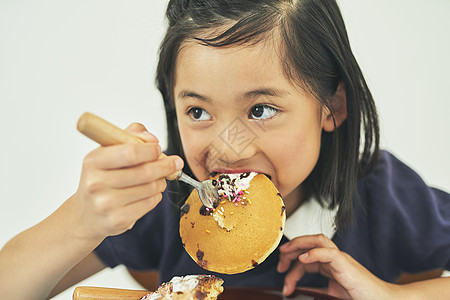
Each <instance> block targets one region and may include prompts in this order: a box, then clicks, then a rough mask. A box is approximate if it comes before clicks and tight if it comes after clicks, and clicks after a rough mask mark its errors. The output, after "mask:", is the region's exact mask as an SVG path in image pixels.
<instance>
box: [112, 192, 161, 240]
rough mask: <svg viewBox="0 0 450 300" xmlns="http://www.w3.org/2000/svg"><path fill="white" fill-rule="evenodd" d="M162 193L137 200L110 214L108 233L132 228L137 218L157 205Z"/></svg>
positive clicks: (116, 232) (113, 233)
mask: <svg viewBox="0 0 450 300" xmlns="http://www.w3.org/2000/svg"><path fill="white" fill-rule="evenodd" d="M161 199H162V194H157V195H155V196H152V197H148V198H144V199H141V200H139V201H135V202H133V203H130V204H129V205H126V206H124V207H122V208H121V209H119V210H116V211H115V213H113V214H110V215H108V217H107V220H108V221H107V222H106V223H107V224H108V225H107V227H106V232H107V234H108V235H115V234H120V233H122V232H124V231H126V230H127V229H131V228H132V227H133V226H134V224H135V223H136V221H137V220H139V219H140V218H141V217H142V216H144V215H145V214H146V213H148V212H149V211H150V210H152V209H153V208H155V207H156V205H158V203H159V202H160V201H161Z"/></svg>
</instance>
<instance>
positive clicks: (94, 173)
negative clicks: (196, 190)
mask: <svg viewBox="0 0 450 300" xmlns="http://www.w3.org/2000/svg"><path fill="white" fill-rule="evenodd" d="M126 130H127V131H129V132H131V133H133V134H135V135H137V136H139V137H140V138H141V139H143V140H145V141H146V142H147V143H143V144H121V145H114V146H107V147H99V148H97V149H95V150H94V151H92V152H91V153H89V154H88V155H87V156H86V157H85V159H84V162H83V169H82V173H81V179H80V184H79V187H78V190H77V192H76V193H75V195H74V196H75V197H72V198H71V200H72V203H71V206H72V209H71V211H76V212H78V220H79V221H78V222H77V223H78V224H77V225H76V226H77V230H78V232H79V234H80V235H81V236H82V237H87V238H96V239H103V238H105V237H106V236H109V235H116V234H120V233H122V232H124V231H126V230H127V229H130V228H131V227H133V225H134V224H135V222H136V221H137V220H138V219H139V218H141V217H142V216H143V215H145V214H146V213H147V212H149V211H150V210H152V209H153V208H154V207H155V206H156V205H157V204H158V203H159V202H160V201H161V198H162V192H163V191H164V190H165V188H166V180H165V176H168V175H169V174H172V173H174V172H175V171H177V170H180V169H182V167H183V161H182V160H181V158H179V157H178V156H170V157H165V158H161V159H159V157H160V155H161V147H160V146H159V144H158V139H157V138H156V137H155V136H153V135H151V134H150V133H148V132H147V131H146V129H145V127H144V126H143V125H141V124H132V125H130V126H129V127H128V128H127V129H126Z"/></svg>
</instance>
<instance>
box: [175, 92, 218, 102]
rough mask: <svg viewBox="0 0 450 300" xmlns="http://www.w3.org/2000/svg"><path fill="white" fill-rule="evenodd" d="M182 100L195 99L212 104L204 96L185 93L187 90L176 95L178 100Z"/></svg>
mask: <svg viewBox="0 0 450 300" xmlns="http://www.w3.org/2000/svg"><path fill="white" fill-rule="evenodd" d="M183 98H196V99H198V100H200V101H203V102H208V103H211V102H212V101H211V99H209V98H208V97H205V96H202V95H199V94H197V93H195V92H192V91H187V90H183V91H181V92H180V93H179V94H178V99H183Z"/></svg>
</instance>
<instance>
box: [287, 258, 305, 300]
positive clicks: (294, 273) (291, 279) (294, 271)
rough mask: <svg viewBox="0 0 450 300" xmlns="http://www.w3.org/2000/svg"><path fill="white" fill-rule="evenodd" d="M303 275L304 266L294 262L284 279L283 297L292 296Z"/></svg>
mask: <svg viewBox="0 0 450 300" xmlns="http://www.w3.org/2000/svg"><path fill="white" fill-rule="evenodd" d="M303 275H305V268H304V266H303V265H302V264H301V263H299V262H298V261H297V262H295V263H294V264H293V265H292V268H291V269H290V270H289V272H288V273H287V274H286V277H285V278H284V287H283V295H285V296H288V295H290V294H292V293H293V292H294V290H295V287H296V286H297V282H298V281H299V280H300V279H301V278H302V277H303Z"/></svg>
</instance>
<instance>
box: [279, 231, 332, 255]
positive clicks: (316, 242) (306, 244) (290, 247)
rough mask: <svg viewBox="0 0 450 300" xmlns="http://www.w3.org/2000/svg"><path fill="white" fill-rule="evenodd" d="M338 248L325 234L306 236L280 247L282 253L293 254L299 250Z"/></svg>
mask: <svg viewBox="0 0 450 300" xmlns="http://www.w3.org/2000/svg"><path fill="white" fill-rule="evenodd" d="M312 248H336V249H337V246H336V245H335V244H334V243H333V242H332V241H331V240H330V239H329V238H328V237H327V236H325V235H324V234H315V235H304V236H299V237H296V238H295V239H292V240H290V241H289V242H287V243H285V244H284V245H282V246H281V247H280V252H281V253H288V252H292V251H294V250H297V249H312Z"/></svg>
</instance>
